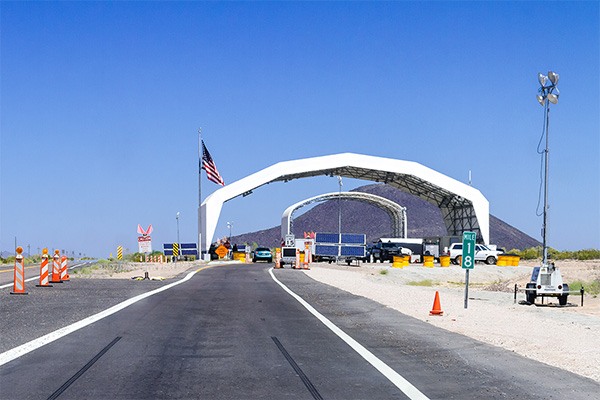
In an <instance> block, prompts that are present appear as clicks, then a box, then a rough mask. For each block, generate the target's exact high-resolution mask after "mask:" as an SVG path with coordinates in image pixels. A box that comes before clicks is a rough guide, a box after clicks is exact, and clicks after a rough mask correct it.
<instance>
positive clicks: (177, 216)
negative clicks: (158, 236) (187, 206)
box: [175, 212, 181, 259]
mask: <svg viewBox="0 0 600 400" xmlns="http://www.w3.org/2000/svg"><path fill="white" fill-rule="evenodd" d="M175 219H176V220H177V245H178V246H180V247H181V243H179V212H177V215H175ZM179 251H181V249H180V250H179ZM177 259H179V253H177Z"/></svg>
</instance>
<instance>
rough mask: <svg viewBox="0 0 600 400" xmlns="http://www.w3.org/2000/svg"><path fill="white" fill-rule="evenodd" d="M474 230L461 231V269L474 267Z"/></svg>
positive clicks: (475, 235) (475, 236)
mask: <svg viewBox="0 0 600 400" xmlns="http://www.w3.org/2000/svg"><path fill="white" fill-rule="evenodd" d="M476 238H477V234H476V233H475V232H463V242H462V243H463V249H462V260H461V266H462V267H463V269H473V267H475V239H476Z"/></svg>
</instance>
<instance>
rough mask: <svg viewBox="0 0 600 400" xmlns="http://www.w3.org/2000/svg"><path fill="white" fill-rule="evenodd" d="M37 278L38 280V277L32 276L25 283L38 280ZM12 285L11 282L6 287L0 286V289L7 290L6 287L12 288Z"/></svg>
mask: <svg viewBox="0 0 600 400" xmlns="http://www.w3.org/2000/svg"><path fill="white" fill-rule="evenodd" d="M38 278H39V276H34V277H33V278H27V279H25V282H29V281H34V280H36V279H38ZM13 285H14V282H12V283H7V284H6V285H2V286H0V289H4V288H7V287H11V286H13Z"/></svg>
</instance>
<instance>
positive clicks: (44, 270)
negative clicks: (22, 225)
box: [35, 248, 52, 287]
mask: <svg viewBox="0 0 600 400" xmlns="http://www.w3.org/2000/svg"><path fill="white" fill-rule="evenodd" d="M48 278H49V277H48V249H46V248H44V249H43V250H42V263H41V264H40V283H39V285H35V286H37V287H52V285H51V284H50V283H48Z"/></svg>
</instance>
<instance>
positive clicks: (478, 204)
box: [199, 153, 489, 251]
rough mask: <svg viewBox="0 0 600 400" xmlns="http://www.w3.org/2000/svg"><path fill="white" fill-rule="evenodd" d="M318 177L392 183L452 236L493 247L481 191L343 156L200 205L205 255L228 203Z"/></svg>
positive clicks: (425, 171)
mask: <svg viewBox="0 0 600 400" xmlns="http://www.w3.org/2000/svg"><path fill="white" fill-rule="evenodd" d="M319 175H328V176H335V175H340V176H343V177H348V178H356V179H362V180H369V181H374V182H383V183H385V184H388V185H391V186H393V187H396V188H398V189H400V190H402V191H404V192H407V193H410V194H413V195H416V196H418V197H420V198H422V199H424V200H427V201H428V202H430V203H432V204H434V205H436V206H437V207H439V208H440V210H441V212H442V217H443V218H444V222H445V224H446V228H447V231H448V234H449V235H462V232H463V231H474V232H476V233H477V236H478V240H481V241H483V242H484V243H486V244H487V243H489V202H488V201H487V199H486V198H485V197H484V196H483V195H482V194H481V192H480V191H479V190H477V189H475V188H473V187H471V186H469V185H466V184H464V183H462V182H459V181H457V180H456V179H453V178H450V177H448V176H446V175H443V174H441V173H439V172H437V171H435V170H433V169H431V168H428V167H425V166H424V165H422V164H419V163H416V162H414V161H405V160H396V159H391V158H383V157H375V156H368V155H362V154H354V153H341V154H334V155H329V156H321V157H312V158H305V159H300V160H292V161H283V162H279V163H277V164H274V165H272V166H270V167H267V168H265V169H263V170H261V171H258V172H255V173H254V174H252V175H249V176H247V177H245V178H242V179H240V180H238V181H236V182H233V183H230V184H229V185H227V186H224V187H222V188H220V189H218V190H216V191H215V192H213V193H212V194H211V195H210V196H208V197H207V198H206V199H205V200H204V202H203V203H202V205H201V207H200V218H201V224H200V231H201V232H200V237H199V242H200V248H201V251H206V250H208V248H209V247H210V243H211V242H212V239H213V236H214V233H215V230H216V227H217V222H218V219H219V215H220V213H221V209H222V207H223V203H225V202H226V201H228V200H231V199H233V198H235V197H237V196H240V195H243V194H245V193H248V192H250V191H252V190H254V189H256V188H258V187H260V186H263V185H265V184H268V183H271V182H280V181H283V182H288V181H291V180H293V179H300V178H308V177H311V176H319Z"/></svg>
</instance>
